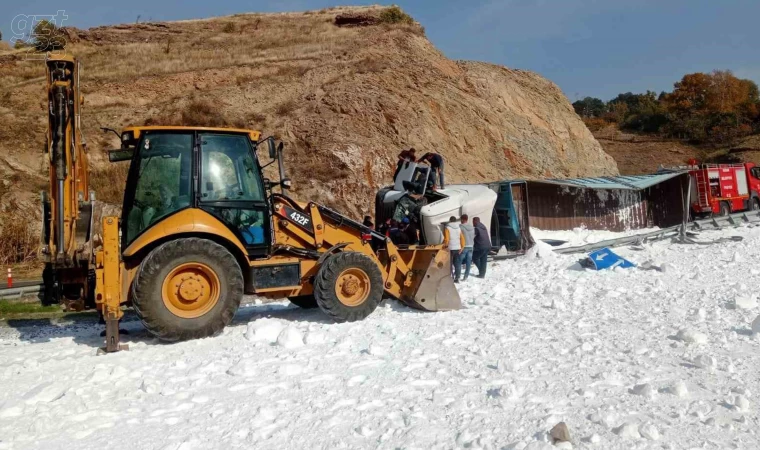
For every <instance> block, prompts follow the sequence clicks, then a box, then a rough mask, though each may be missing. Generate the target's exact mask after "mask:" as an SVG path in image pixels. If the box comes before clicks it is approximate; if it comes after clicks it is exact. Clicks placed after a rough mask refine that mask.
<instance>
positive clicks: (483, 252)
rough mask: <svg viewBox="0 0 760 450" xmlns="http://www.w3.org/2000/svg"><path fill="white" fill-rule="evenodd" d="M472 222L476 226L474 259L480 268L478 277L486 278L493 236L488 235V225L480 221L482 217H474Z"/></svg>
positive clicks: (476, 265)
mask: <svg viewBox="0 0 760 450" xmlns="http://www.w3.org/2000/svg"><path fill="white" fill-rule="evenodd" d="M472 224H473V226H474V227H475V246H474V250H473V256H472V260H473V261H474V262H475V267H477V268H478V275H477V276H478V278H485V277H486V269H487V268H488V252H489V251H491V237H490V236H489V235H488V229H487V228H486V226H485V225H483V223H482V222H481V221H480V217H475V218H473V219H472Z"/></svg>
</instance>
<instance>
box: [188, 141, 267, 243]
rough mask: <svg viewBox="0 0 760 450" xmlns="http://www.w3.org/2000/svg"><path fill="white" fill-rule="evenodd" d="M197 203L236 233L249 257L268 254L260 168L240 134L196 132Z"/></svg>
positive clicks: (265, 214)
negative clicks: (197, 145)
mask: <svg viewBox="0 0 760 450" xmlns="http://www.w3.org/2000/svg"><path fill="white" fill-rule="evenodd" d="M198 143H199V146H200V158H199V159H200V161H199V164H200V166H199V168H200V170H199V173H200V179H199V185H198V193H197V195H198V203H199V206H200V208H201V209H203V210H204V211H206V212H208V213H210V214H212V215H213V216H215V217H216V218H218V219H219V220H221V221H222V222H223V223H224V224H225V225H227V227H229V229H230V230H231V231H232V232H233V233H235V235H236V236H237V237H238V239H240V242H241V243H242V244H243V245H244V246H245V248H246V250H247V251H248V256H249V257H251V258H257V257H264V256H267V255H268V254H269V250H270V246H271V244H272V238H271V229H272V226H271V214H270V208H269V204H268V203H267V199H266V194H265V191H264V186H263V183H262V180H261V167H260V166H259V163H258V160H257V159H256V157H255V153H254V152H253V147H252V145H251V141H250V140H249V138H248V136H247V135H243V134H223V133H199V134H198Z"/></svg>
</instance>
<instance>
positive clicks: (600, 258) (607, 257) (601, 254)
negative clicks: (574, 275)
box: [584, 247, 636, 270]
mask: <svg viewBox="0 0 760 450" xmlns="http://www.w3.org/2000/svg"><path fill="white" fill-rule="evenodd" d="M585 262H586V264H584V265H586V266H587V267H588V268H590V269H594V270H603V269H614V268H615V267H622V268H624V269H627V268H630V267H636V264H634V263H632V262H630V261H628V260H627V259H625V258H623V257H622V256H620V255H618V254H616V253H615V252H613V251H612V250H610V249H609V248H606V247H605V248H603V249H601V250H595V251H593V252H591V253H589V254H588V258H587V260H586V261H585Z"/></svg>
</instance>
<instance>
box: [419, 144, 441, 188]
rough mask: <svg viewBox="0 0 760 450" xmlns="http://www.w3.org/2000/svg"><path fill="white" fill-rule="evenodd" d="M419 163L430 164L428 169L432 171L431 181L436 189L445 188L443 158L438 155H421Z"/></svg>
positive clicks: (429, 153) (430, 153)
mask: <svg viewBox="0 0 760 450" xmlns="http://www.w3.org/2000/svg"><path fill="white" fill-rule="evenodd" d="M420 162H423V163H424V162H426V163H428V164H430V169H431V170H432V171H433V180H434V181H435V184H436V187H437V188H438V189H443V188H445V187H446V186H445V185H444V182H443V156H441V155H439V154H438V153H432V152H428V153H425V154H424V155H422V158H420Z"/></svg>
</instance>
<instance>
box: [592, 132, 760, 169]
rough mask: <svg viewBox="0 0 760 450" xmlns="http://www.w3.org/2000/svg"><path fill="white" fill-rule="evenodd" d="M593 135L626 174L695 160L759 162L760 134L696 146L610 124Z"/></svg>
mask: <svg viewBox="0 0 760 450" xmlns="http://www.w3.org/2000/svg"><path fill="white" fill-rule="evenodd" d="M594 137H596V139H597V140H598V141H599V143H600V144H602V147H603V148H604V151H605V152H606V153H607V154H609V155H610V156H612V158H614V159H615V162H616V163H617V166H618V168H619V169H620V173H621V174H623V175H640V174H648V173H654V172H656V171H657V169H658V168H659V167H660V166H664V167H676V166H682V165H685V164H688V162H689V160H692V159H694V160H697V161H701V162H706V163H735V162H754V163H755V164H760V135H752V136H748V137H746V138H743V139H741V140H739V141H737V142H735V143H733V144H731V145H723V146H717V147H716V146H707V145H705V146H696V145H691V144H689V143H686V142H681V141H678V140H675V139H664V138H660V137H657V136H652V135H646V134H635V133H626V132H622V131H620V130H618V128H617V127H616V126H615V125H610V126H609V127H606V128H604V129H601V130H598V131H596V132H594Z"/></svg>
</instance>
